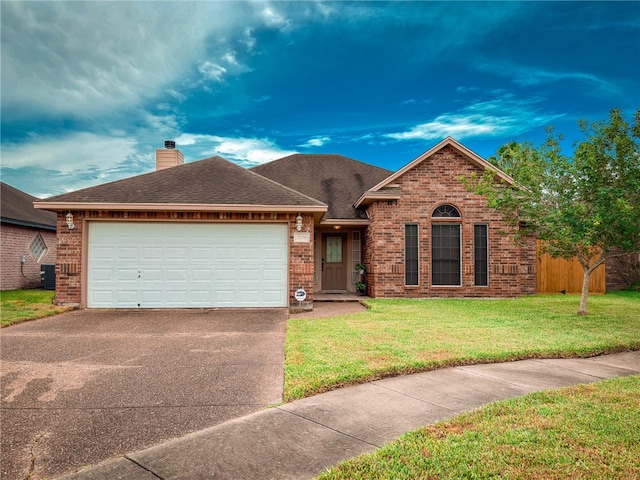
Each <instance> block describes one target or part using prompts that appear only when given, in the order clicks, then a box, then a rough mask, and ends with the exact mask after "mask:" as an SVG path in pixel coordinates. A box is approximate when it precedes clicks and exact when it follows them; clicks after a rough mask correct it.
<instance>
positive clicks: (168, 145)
mask: <svg viewBox="0 0 640 480" xmlns="http://www.w3.org/2000/svg"><path fill="white" fill-rule="evenodd" d="M164 148H166V149H167V150H173V149H174V148H176V142H175V141H174V140H165V141H164Z"/></svg>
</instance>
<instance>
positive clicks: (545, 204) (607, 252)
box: [467, 109, 640, 314]
mask: <svg viewBox="0 0 640 480" xmlns="http://www.w3.org/2000/svg"><path fill="white" fill-rule="evenodd" d="M579 125H580V129H581V131H582V133H583V134H584V136H585V138H584V140H581V141H578V142H576V143H575V144H574V146H573V155H565V154H564V153H563V151H562V149H561V146H560V144H561V142H562V140H563V137H562V135H556V134H555V133H554V131H553V129H552V128H548V129H547V138H546V141H545V142H544V143H542V144H541V145H539V146H535V145H534V144H533V143H531V142H511V143H508V144H506V145H503V146H502V147H500V149H499V150H498V151H497V154H496V155H495V156H493V157H491V158H489V162H491V163H492V164H494V165H495V166H497V167H498V168H500V169H501V170H503V171H504V172H505V173H507V174H508V175H510V176H511V177H512V178H513V180H514V184H513V185H511V184H508V183H507V182H504V181H501V180H499V179H497V178H496V177H495V175H494V174H492V173H491V172H489V171H486V172H485V174H484V175H483V176H481V177H475V178H473V179H472V180H471V181H469V182H467V185H468V187H469V188H472V189H474V190H475V191H476V192H477V193H480V194H483V195H485V197H486V198H487V202H488V205H489V206H490V207H492V208H494V209H496V210H498V211H500V212H501V213H502V214H503V216H504V218H505V220H506V222H507V223H508V225H509V227H510V231H509V232H507V233H511V234H513V235H514V238H515V239H516V240H518V239H520V238H521V236H522V235H523V234H531V233H533V234H535V235H536V236H537V238H538V239H540V240H543V241H544V245H545V247H544V249H545V250H546V251H547V252H548V253H549V254H550V255H551V256H554V257H564V258H572V257H574V256H575V257H577V258H578V260H579V261H580V264H581V265H582V268H583V270H584V282H583V286H582V297H581V301H580V307H579V310H578V313H579V314H586V313H587V295H588V291H589V278H590V275H591V273H592V272H593V270H595V269H596V268H597V267H598V266H600V265H601V264H603V263H605V262H606V261H607V259H610V258H612V257H614V256H618V255H622V254H627V253H629V252H639V251H640V109H638V110H637V111H636V112H635V114H634V119H633V122H632V123H631V124H630V123H629V122H627V121H626V120H625V119H624V117H623V115H622V112H621V111H620V110H619V109H613V110H611V112H610V113H609V118H608V120H606V121H596V122H587V121H585V120H580V121H579Z"/></svg>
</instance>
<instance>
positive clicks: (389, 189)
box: [355, 137, 514, 207]
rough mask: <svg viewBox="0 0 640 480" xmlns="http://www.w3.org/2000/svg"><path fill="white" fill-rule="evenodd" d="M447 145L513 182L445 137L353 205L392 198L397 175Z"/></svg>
mask: <svg viewBox="0 0 640 480" xmlns="http://www.w3.org/2000/svg"><path fill="white" fill-rule="evenodd" d="M447 146H449V147H452V148H454V149H456V150H457V151H458V152H460V153H461V154H462V155H463V156H464V157H465V158H466V159H467V160H469V161H470V162H471V163H472V164H474V165H476V166H478V167H480V168H481V169H483V170H490V171H492V172H493V173H494V174H495V176H496V177H498V178H500V179H502V180H504V181H505V182H507V183H508V184H510V185H513V184H514V180H513V178H511V177H510V176H509V175H507V174H506V173H504V172H503V171H502V170H500V169H499V168H498V167H496V166H495V165H492V164H490V163H489V162H487V161H486V160H485V159H484V158H482V157H481V156H480V155H478V154H477V153H475V152H473V151H471V150H469V149H468V148H467V147H465V146H464V145H462V144H461V143H460V142H458V141H457V140H456V139H455V138H453V137H447V138H445V139H444V140H442V141H441V142H440V143H438V144H437V145H434V146H433V147H432V148H430V149H429V150H427V151H426V152H424V153H423V154H422V155H420V156H419V157H418V158H416V159H415V160H413V161H411V162H409V163H408V164H406V165H405V166H404V167H402V168H401V169H400V170H398V171H397V172H395V173H394V174H393V175H391V176H389V177H387V178H385V179H384V180H383V181H381V182H380V183H378V184H377V185H374V186H373V187H372V188H370V189H369V190H368V191H366V192H364V193H363V194H362V195H361V196H360V198H358V199H357V201H356V202H355V206H356V207H361V206H365V205H368V204H369V203H371V202H372V201H376V200H381V199H385V198H393V197H394V196H396V194H395V193H394V185H393V182H394V181H395V180H396V179H397V178H398V177H400V176H402V175H404V174H405V173H406V172H408V171H409V170H411V169H412V168H415V167H416V166H417V165H419V164H420V163H421V162H423V161H424V160H426V159H427V158H429V157H430V156H431V155H433V154H434V153H436V152H438V151H439V150H442V149H443V148H445V147H447Z"/></svg>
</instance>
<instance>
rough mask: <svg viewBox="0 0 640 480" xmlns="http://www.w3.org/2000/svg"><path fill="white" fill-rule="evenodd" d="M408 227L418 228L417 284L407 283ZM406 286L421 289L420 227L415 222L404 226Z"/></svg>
mask: <svg viewBox="0 0 640 480" xmlns="http://www.w3.org/2000/svg"><path fill="white" fill-rule="evenodd" d="M407 227H416V246H415V248H416V283H407V272H408V269H407V261H408V258H407ZM404 286H405V287H419V286H420V225H419V224H418V223H414V222H408V223H405V224H404Z"/></svg>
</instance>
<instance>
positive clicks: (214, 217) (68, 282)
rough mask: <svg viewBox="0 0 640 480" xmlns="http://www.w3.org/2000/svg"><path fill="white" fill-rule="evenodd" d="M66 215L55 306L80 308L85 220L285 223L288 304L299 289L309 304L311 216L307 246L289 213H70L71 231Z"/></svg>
mask: <svg viewBox="0 0 640 480" xmlns="http://www.w3.org/2000/svg"><path fill="white" fill-rule="evenodd" d="M66 213H67V212H64V213H58V262H57V264H56V301H57V302H58V303H59V304H67V305H80V304H81V301H82V288H83V285H82V275H83V271H82V269H83V267H84V265H83V262H82V260H83V257H82V255H83V251H86V249H87V245H83V239H84V237H85V235H84V232H83V230H84V228H86V225H87V222H85V220H89V221H90V220H92V219H101V220H105V219H108V220H113V221H131V220H134V221H135V220H156V221H157V220H160V221H182V222H194V223H195V222H200V221H207V222H229V221H234V222H246V223H253V222H257V223H260V222H262V223H264V222H274V221H276V222H278V221H279V222H289V302H290V304H291V305H293V304H294V303H295V304H297V302H296V301H295V300H294V298H293V295H294V292H295V290H296V289H298V288H300V287H301V286H302V287H304V289H305V290H306V291H307V301H309V302H310V301H313V248H314V247H313V245H314V243H313V242H314V234H313V228H314V221H313V215H312V214H306V215H303V228H302V232H309V237H310V240H309V242H304V243H302V242H293V234H294V232H295V231H296V229H295V221H296V220H295V219H296V216H297V215H298V213H297V212H292V213H264V212H256V213H244V212H242V213H240V212H237V213H236V212H119V211H118V212H117V211H102V210H100V211H72V212H71V213H73V217H74V223H75V228H74V229H73V230H69V229H68V228H67V224H66V218H65V215H66Z"/></svg>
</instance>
